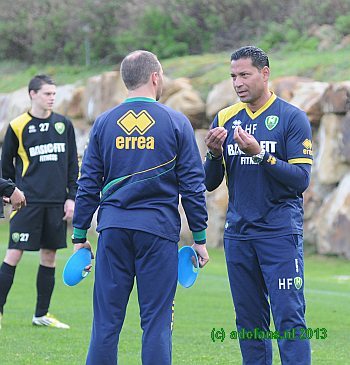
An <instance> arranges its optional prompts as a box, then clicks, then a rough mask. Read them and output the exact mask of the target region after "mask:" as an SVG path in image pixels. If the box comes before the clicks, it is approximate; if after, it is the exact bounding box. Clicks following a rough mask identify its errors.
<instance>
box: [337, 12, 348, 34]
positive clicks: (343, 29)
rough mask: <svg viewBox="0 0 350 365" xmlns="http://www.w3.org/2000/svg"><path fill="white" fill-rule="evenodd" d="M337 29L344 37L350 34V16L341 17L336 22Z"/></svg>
mask: <svg viewBox="0 0 350 365" xmlns="http://www.w3.org/2000/svg"><path fill="white" fill-rule="evenodd" d="M335 28H336V29H337V31H338V32H340V33H341V34H342V35H347V34H350V15H341V16H339V17H338V18H337V19H336V21H335Z"/></svg>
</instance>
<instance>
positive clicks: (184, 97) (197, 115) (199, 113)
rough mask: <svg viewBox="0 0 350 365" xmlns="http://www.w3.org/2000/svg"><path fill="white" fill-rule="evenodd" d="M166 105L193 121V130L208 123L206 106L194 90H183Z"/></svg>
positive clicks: (170, 98)
mask: <svg viewBox="0 0 350 365" xmlns="http://www.w3.org/2000/svg"><path fill="white" fill-rule="evenodd" d="M165 105H167V106H169V107H171V108H173V109H175V110H177V111H180V112H182V113H183V114H185V115H186V116H187V118H188V119H189V120H190V121H191V123H192V126H193V128H200V127H202V126H203V125H205V124H207V123H206V118H205V104H204V102H203V100H202V99H201V97H200V95H199V93H198V92H197V91H195V90H194V89H192V88H191V89H187V88H186V89H181V90H180V91H178V92H176V93H175V94H172V95H171V96H170V97H169V98H168V99H167V100H166V101H165Z"/></svg>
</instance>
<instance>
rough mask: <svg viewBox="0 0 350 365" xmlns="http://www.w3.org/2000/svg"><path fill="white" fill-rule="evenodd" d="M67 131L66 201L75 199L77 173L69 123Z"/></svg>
mask: <svg viewBox="0 0 350 365" xmlns="http://www.w3.org/2000/svg"><path fill="white" fill-rule="evenodd" d="M68 125H69V129H68V181H67V190H68V193H67V199H72V200H74V199H75V195H76V193H77V188H78V185H77V179H78V173H79V165H78V153H77V144H76V141H75V133H74V128H73V125H72V123H71V122H70V121H69V124H68Z"/></svg>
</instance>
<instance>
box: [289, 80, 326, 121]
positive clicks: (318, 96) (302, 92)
mask: <svg viewBox="0 0 350 365" xmlns="http://www.w3.org/2000/svg"><path fill="white" fill-rule="evenodd" d="M329 87H330V84H329V83H328V82H316V81H314V82H298V83H297V85H296V88H295V90H294V96H293V98H292V99H291V100H290V103H291V104H293V105H295V106H297V107H298V108H300V109H301V110H304V111H305V113H306V114H307V116H308V118H309V120H310V122H311V123H312V124H317V125H318V124H319V122H320V119H321V117H322V115H323V108H322V100H323V96H324V95H325V92H326V91H327V89H328V88H329Z"/></svg>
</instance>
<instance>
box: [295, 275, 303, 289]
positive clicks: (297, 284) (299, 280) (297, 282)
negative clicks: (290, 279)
mask: <svg viewBox="0 0 350 365" xmlns="http://www.w3.org/2000/svg"><path fill="white" fill-rule="evenodd" d="M294 286H295V288H296V289H297V290H299V289H300V288H301V287H302V286H303V279H302V278H301V277H300V276H296V277H295V278H294Z"/></svg>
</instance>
